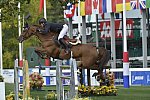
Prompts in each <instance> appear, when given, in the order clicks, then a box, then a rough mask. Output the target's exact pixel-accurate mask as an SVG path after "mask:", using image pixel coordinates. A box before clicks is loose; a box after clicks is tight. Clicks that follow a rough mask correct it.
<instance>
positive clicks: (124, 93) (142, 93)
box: [6, 84, 150, 100]
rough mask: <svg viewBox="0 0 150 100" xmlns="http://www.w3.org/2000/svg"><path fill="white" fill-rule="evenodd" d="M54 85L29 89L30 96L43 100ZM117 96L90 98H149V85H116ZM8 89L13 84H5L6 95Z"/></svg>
mask: <svg viewBox="0 0 150 100" xmlns="http://www.w3.org/2000/svg"><path fill="white" fill-rule="evenodd" d="M55 88H56V87H44V90H45V91H31V96H32V97H33V98H36V97H37V96H39V97H40V100H45V96H46V94H47V93H48V90H53V89H55ZM117 88H118V95H117V96H91V97H89V99H90V100H150V86H132V87H130V88H123V87H122V86H117ZM10 91H14V85H13V84H6V95H7V94H9V92H10Z"/></svg>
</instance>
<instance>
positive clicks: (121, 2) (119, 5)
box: [116, 0, 131, 12]
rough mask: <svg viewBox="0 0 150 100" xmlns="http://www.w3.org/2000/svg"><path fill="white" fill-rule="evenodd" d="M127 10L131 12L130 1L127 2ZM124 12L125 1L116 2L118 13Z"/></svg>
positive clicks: (117, 0) (118, 0)
mask: <svg viewBox="0 0 150 100" xmlns="http://www.w3.org/2000/svg"><path fill="white" fill-rule="evenodd" d="M126 10H131V7H130V0H126ZM121 11H123V0H116V12H121Z"/></svg>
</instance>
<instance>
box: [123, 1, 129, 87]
mask: <svg viewBox="0 0 150 100" xmlns="http://www.w3.org/2000/svg"><path fill="white" fill-rule="evenodd" d="M123 83H124V88H129V56H128V51H127V32H126V0H123Z"/></svg>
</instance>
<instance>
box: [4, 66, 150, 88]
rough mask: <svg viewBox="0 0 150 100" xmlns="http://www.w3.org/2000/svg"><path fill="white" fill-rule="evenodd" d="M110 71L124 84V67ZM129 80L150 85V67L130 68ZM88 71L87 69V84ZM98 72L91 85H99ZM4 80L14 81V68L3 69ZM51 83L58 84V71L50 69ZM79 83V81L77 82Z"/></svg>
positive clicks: (65, 83)
mask: <svg viewBox="0 0 150 100" xmlns="http://www.w3.org/2000/svg"><path fill="white" fill-rule="evenodd" d="M110 71H112V72H114V75H115V85H123V69H122V68H120V69H110ZM129 71H130V72H129V81H130V85H150V68H130V69H129ZM32 72H39V69H38V68H32V69H31V68H30V69H29V74H31V73H32ZM86 72H87V71H86V70H85V84H87V78H86V77H87V73H86ZM94 72H97V71H96V70H91V85H99V83H98V82H97V81H96V80H95V78H94V77H92V74H93V73H94ZM41 74H42V76H43V77H44V85H47V84H46V72H45V70H41ZM63 74H64V75H70V71H69V70H66V71H64V72H63ZM3 75H4V81H5V82H6V83H14V70H10V69H9V70H7V69H4V70H3ZM19 76H20V77H19V80H20V82H21V81H22V79H21V77H22V71H21V70H20V71H19ZM49 76H50V82H49V83H50V84H49V85H56V77H55V76H56V71H55V70H50V75H49ZM63 84H64V85H68V84H69V81H68V80H65V79H64V80H63ZM75 84H76V85H77V82H75Z"/></svg>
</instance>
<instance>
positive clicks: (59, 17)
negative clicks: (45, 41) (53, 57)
mask: <svg viewBox="0 0 150 100" xmlns="http://www.w3.org/2000/svg"><path fill="white" fill-rule="evenodd" d="M18 2H20V4H21V5H20V6H21V8H20V12H19V10H18ZM39 3H40V0H0V8H1V10H2V16H1V17H2V18H1V19H2V46H3V47H2V49H3V66H4V68H13V67H14V58H15V57H16V56H18V46H19V45H18V40H17V38H18V35H19V33H18V14H20V17H21V27H22V26H23V18H26V16H27V15H30V16H31V17H29V18H28V19H25V22H28V23H29V24H38V19H39V18H41V17H43V12H42V13H39ZM46 4H47V20H48V21H50V22H62V21H63V9H62V7H61V3H60V2H59V1H58V0H47V3H46ZM23 16H24V17H23ZM38 45H39V41H38V39H36V38H35V37H32V38H31V39H29V40H27V41H26V42H24V43H23V49H24V50H23V51H24V55H25V54H26V52H25V50H26V48H27V47H30V46H38Z"/></svg>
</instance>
